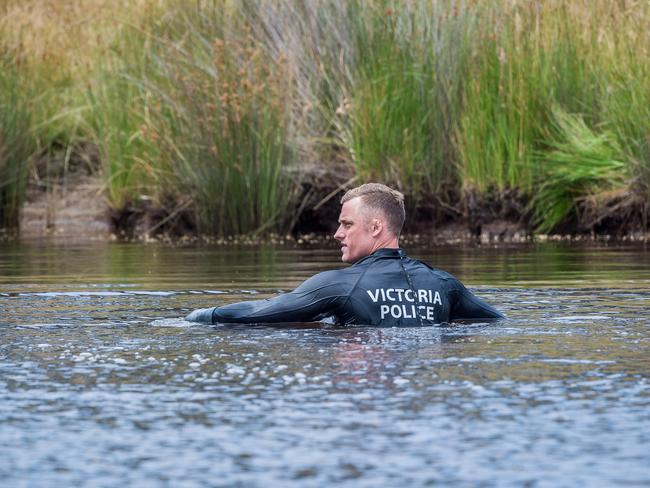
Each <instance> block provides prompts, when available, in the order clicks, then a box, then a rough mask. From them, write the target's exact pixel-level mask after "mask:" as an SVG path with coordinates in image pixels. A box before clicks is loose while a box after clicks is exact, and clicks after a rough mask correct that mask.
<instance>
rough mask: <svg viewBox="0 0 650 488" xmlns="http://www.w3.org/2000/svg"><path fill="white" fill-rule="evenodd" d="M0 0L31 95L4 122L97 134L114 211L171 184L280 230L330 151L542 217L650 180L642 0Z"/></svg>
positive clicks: (377, 175)
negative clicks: (511, 194) (527, 206)
mask: <svg viewBox="0 0 650 488" xmlns="http://www.w3.org/2000/svg"><path fill="white" fill-rule="evenodd" d="M2 8H3V9H4V10H3V18H2V19H0V43H1V44H2V45H5V46H7V47H8V49H10V51H11V52H12V53H19V56H20V59H21V60H22V61H21V63H22V64H21V67H20V69H21V73H22V74H21V75H20V76H22V77H23V78H19V77H18V75H13V74H9V73H10V72H6V73H5V72H4V70H3V74H0V76H2V77H3V83H6V84H8V85H7V88H6V89H5V90H3V93H2V94H0V99H2V103H4V104H14V105H11V106H12V107H13V106H16V107H19V109H18V111H21V112H20V114H21V115H18V111H16V110H14V111H11V112H12V113H14V114H15V115H12V116H13V117H15V120H14V121H13V122H11V121H9V118H11V117H12V116H10V115H7V114H6V113H3V114H2V115H1V116H2V117H5V119H6V120H7V121H6V122H3V124H4V126H3V127H10V126H13V127H14V128H13V129H6V128H3V129H2V130H3V131H5V132H6V133H7V134H8V133H9V132H11V131H13V132H11V134H13V135H12V136H11V137H13V138H14V139H16V138H17V137H18V135H17V134H18V133H21V134H31V136H32V137H33V139H31V142H30V141H24V142H21V143H18V142H14V143H12V145H11V150H12V151H24V152H25V153H26V152H33V146H32V145H33V144H35V145H36V147H38V148H39V150H40V151H41V152H47V151H48V150H49V148H51V147H52V146H54V145H57V146H59V147H60V146H64V147H66V146H70V145H75V144H77V143H78V142H80V141H83V142H85V143H90V144H94V145H97V146H98V147H99V149H100V154H101V159H102V175H103V177H104V181H105V185H106V195H107V197H108V200H109V202H110V205H111V206H112V207H113V208H114V209H115V210H116V211H120V209H128V208H131V207H134V206H135V207H138V206H141V205H143V202H153V204H154V205H159V206H165V205H166V202H170V201H171V202H173V205H172V206H171V210H170V211H172V212H175V211H180V210H181V209H183V210H187V211H191V212H192V213H193V215H194V216H195V222H196V224H197V226H198V228H199V230H200V232H204V233H211V234H217V235H235V234H250V233H260V232H266V231H276V232H278V231H284V230H286V228H287V225H288V223H289V222H291V221H292V220H294V217H295V216H294V215H291V213H292V212H291V209H292V208H294V207H299V202H298V199H299V195H300V191H301V183H302V180H301V178H302V176H301V175H303V174H305V173H307V172H308V171H309V168H310V167H314V166H325V167H327V166H328V165H329V163H330V162H331V161H338V162H340V161H343V162H344V163H346V164H347V165H348V166H349V167H350V168H351V169H352V171H353V172H354V174H355V175H356V176H357V180H356V181H357V182H364V181H370V180H379V181H384V182H387V183H389V184H392V185H395V186H397V187H398V188H400V189H401V190H402V191H404V192H405V193H406V194H407V195H408V197H409V201H410V202H412V204H413V205H414V206H416V207H418V208H431V207H435V206H436V205H437V203H436V202H439V203H440V204H442V205H443V206H445V207H451V206H458V204H459V202H461V203H462V198H463V194H464V193H463V192H464V191H468V190H471V191H472V192H474V194H477V195H479V196H481V195H483V196H485V197H486V199H487V197H488V196H489V195H491V194H493V193H494V192H497V193H499V192H503V191H504V190H516V191H517V192H518V193H519V194H523V195H525V196H527V197H528V198H529V199H530V201H531V202H532V203H531V205H532V206H531V211H532V215H533V218H534V222H533V224H534V225H535V226H536V228H537V229H538V230H539V231H544V232H547V231H552V230H553V229H556V228H559V226H561V225H562V223H565V222H568V221H571V220H572V219H573V220H575V219H576V218H578V219H579V218H580V212H579V210H580V206H581V205H582V202H583V201H584V198H586V197H587V196H589V195H593V194H597V193H598V192H601V191H613V190H616V189H617V188H618V189H620V188H626V187H629V188H634V189H635V190H634V191H641V192H645V195H648V196H650V88H649V86H650V82H649V81H648V80H650V53H649V52H648V50H649V49H650V48H649V47H648V46H650V30H649V29H647V28H646V26H647V25H648V21H649V20H650V4H648V3H647V2H611V1H608V0H593V1H588V0H573V1H568V0H548V1H544V2H541V1H535V0H516V1H505V0H498V1H495V2H490V3H485V2H465V1H461V0H444V1H441V2H433V3H431V2H426V1H405V0H404V1H402V0H382V1H378V2H362V1H360V0H352V1H344V0H328V1H323V2H289V1H278V2H248V1H244V0H233V1H229V2H221V1H201V2H193V3H191V4H187V3H186V2H180V1H179V0H141V1H140V2H127V1H126V0H124V1H118V2H109V1H107V0H88V1H86V2H82V1H81V0H61V1H59V2H54V1H45V2H36V0H26V1H23V2H18V1H14V0H6V1H5V2H4V3H3V6H2ZM22 79H29V80H31V83H30V86H31V87H32V88H34V87H36V92H37V93H38V94H39V97H38V98H37V99H35V100H36V101H37V103H31V104H26V102H25V99H24V98H20V97H24V95H23V93H24V92H23V91H22V89H21V87H22V85H23V84H21V80H22ZM26 107H27V108H26ZM5 112H10V111H9V110H7V111H5ZM19 119H20V120H19ZM26 127H28V129H26ZM18 128H20V129H18ZM4 137H5V139H6V138H7V137H9V136H7V135H5V136H4ZM21 141H22V139H21ZM34 141H35V142H34ZM30 144H32V145H30ZM23 147H24V148H27V149H21V148H23ZM5 153H7V150H6V149H5ZM2 157H3V158H4V159H5V160H7V161H8V160H9V159H8V156H2ZM12 158H13V159H16V158H15V157H13V156H12ZM21 158H22V159H25V158H23V157H21ZM21 158H19V159H21ZM0 164H3V165H4V166H3V167H8V164H6V163H0ZM12 164H14V165H15V163H12ZM3 171H4V170H3ZM21 171H22V170H21ZM21 171H19V173H20V175H24V174H25V173H24V172H21ZM16 174H18V173H16ZM5 179H7V181H9V180H10V179H11V178H8V177H7V178H5ZM18 180H20V181H24V176H20V178H18V179H17V180H16V181H18ZM21 184H23V183H21ZM5 186H6V185H5ZM23 187H24V184H23ZM3 188H4V187H3ZM3 191H4V190H3ZM19 193H20V191H18V193H16V195H18V194H19ZM3 198H4V197H3ZM12 198H13V197H12ZM3 201H4V200H3ZM8 201H9V200H7V202H8ZM12 201H14V200H12ZM15 202H18V203H15V204H13V203H12V204H9V203H3V204H2V205H3V208H6V209H7V210H3V212H4V214H7V215H8V214H9V213H12V212H14V213H15V210H10V206H11V205H14V206H16V205H17V206H18V207H20V203H19V202H20V197H17V199H16V200H15ZM12 208H13V207H12ZM4 214H3V215H4ZM576 216H577V217H576Z"/></svg>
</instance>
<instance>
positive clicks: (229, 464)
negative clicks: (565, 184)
mask: <svg viewBox="0 0 650 488" xmlns="http://www.w3.org/2000/svg"><path fill="white" fill-rule="evenodd" d="M1 251H2V252H0V310H1V311H2V319H0V398H1V399H2V401H1V402H0V437H1V438H2V440H3V442H2V443H0V477H2V479H3V482H4V483H3V484H6V485H7V486H116V485H118V484H119V485H137V486H246V487H248V486H265V487H266V486H291V485H293V486H301V487H302V486H329V485H332V484H338V485H344V486H345V485H349V486H373V487H374V486H390V487H392V486H426V485H435V484H439V485H441V486H478V485H480V486H526V485H529V486H619V485H630V486H646V485H647V484H649V483H650V473H649V472H648V468H647V466H648V465H649V464H650V455H649V454H648V452H649V451H648V449H647V447H648V445H650V431H649V430H648V429H647V425H650V408H649V407H650V387H649V376H650V364H649V363H648V361H647V357H648V346H649V344H650V332H649V329H648V324H649V323H650V322H649V319H650V292H649V291H648V286H647V285H648V280H649V278H650V271H648V270H649V269H650V267H648V266H644V265H647V260H648V257H647V253H646V252H645V251H644V250H643V249H638V248H636V249H635V248H613V247H606V248H599V249H595V248H592V247H590V248H582V249H580V248H575V247H567V246H559V245H558V246H555V245H553V246H537V247H533V248H524V247H514V248H510V249H507V248H501V249H494V248H489V249H466V250H452V249H445V248H437V249H434V250H420V251H419V252H415V253H413V254H415V255H417V256H418V257H421V258H424V259H425V260H427V261H429V262H431V263H433V264H435V265H437V266H440V267H441V268H443V269H447V270H449V271H451V272H453V273H455V274H457V275H458V276H459V277H460V278H461V279H462V280H463V281H465V282H467V283H468V284H470V285H474V286H478V285H480V286H478V288H477V293H478V294H480V295H481V296H484V297H485V298H486V299H487V300H488V301H490V302H491V303H494V304H495V305H497V306H498V307H499V308H500V309H502V310H504V311H505V312H506V314H507V315H508V317H509V319H508V320H507V321H504V322H500V323H498V324H460V325H455V326H446V327H425V328H402V329H398V328H385V329H381V328H368V327H352V328H343V327H337V326H331V325H323V324H292V325H287V326H274V327H269V326H252V327H249V326H202V325H196V324H194V325H191V326H190V325H189V324H188V323H186V322H183V321H182V320H181V319H180V317H183V316H184V315H185V314H186V313H187V312H188V311H189V310H192V309H194V308H199V307H202V306H209V305H214V304H216V303H226V302H230V301H237V300H241V299H248V298H251V297H252V298H261V297H265V296H269V295H271V294H274V293H276V292H277V291H278V290H287V289H290V288H293V287H294V286H295V285H296V284H297V283H298V282H300V281H301V280H302V279H304V278H306V277H307V276H310V275H312V274H313V273H315V272H317V271H319V270H322V269H329V268H331V267H334V266H340V264H339V263H338V252H337V251H334V250H333V251H328V250H326V251H318V250H305V249H298V250H292V249H286V248H274V247H267V248H262V249H257V248H245V249H236V248H234V247H232V248H226V249H215V248H181V249H171V248H165V247H161V246H144V247H142V246H135V245H127V246H117V245H97V246H96V247H83V246H80V247H74V246H73V247H67V248H48V247H39V246H32V247H28V248H18V247H3V248H2V249H1ZM523 467H525V469H522V468H523ZM613 467H615V468H616V469H613Z"/></svg>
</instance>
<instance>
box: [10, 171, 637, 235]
mask: <svg viewBox="0 0 650 488" xmlns="http://www.w3.org/2000/svg"><path fill="white" fill-rule="evenodd" d="M334 181H335V178H333V177H329V176H326V175H320V178H319V179H318V180H316V181H315V183H314V185H313V186H308V187H307V189H306V194H308V195H310V196H309V198H308V199H306V203H305V204H304V205H303V208H302V209H301V212H302V217H301V218H298V219H296V224H295V226H294V228H293V229H292V230H291V232H288V233H286V234H277V233H267V234H260V235H254V234H251V235H243V236H225V237H215V236H210V235H205V234H203V235H202V234H200V233H199V232H198V229H197V228H196V225H195V224H193V223H192V216H191V215H190V214H189V213H187V212H186V213H183V212H177V214H176V215H173V216H172V218H169V215H170V212H169V211H165V210H164V209H161V208H155V207H154V206H150V207H149V208H147V209H146V210H142V209H141V210H139V211H137V212H136V211H132V212H131V213H130V214H123V215H121V216H120V215H116V214H115V212H114V211H113V210H112V208H111V206H110V204H109V202H108V201H107V199H106V197H105V188H104V186H103V179H102V177H101V176H99V175H93V174H88V172H87V171H85V170H82V171H78V172H73V173H67V174H66V175H65V177H60V178H58V179H55V180H53V181H50V182H49V184H48V185H44V184H43V183H42V182H38V181H32V182H31V184H30V189H29V192H28V197H27V200H26V202H25V205H24V207H23V210H22V213H21V219H20V233H19V235H18V236H17V237H18V238H20V239H21V240H35V239H44V238H46V239H53V240H64V241H120V240H121V241H131V242H166V243H170V244H174V245H177V244H189V243H197V244H198V243H203V244H233V245H235V244H236V245H240V244H244V245H254V244H259V243H263V242H268V243H277V244H282V245H284V244H296V245H320V246H322V245H328V244H331V243H329V242H328V241H331V240H332V237H331V236H332V235H333V232H334V230H335V229H336V225H337V219H338V212H339V209H340V204H339V199H340V196H341V194H342V193H343V191H344V188H341V185H337V186H333V182H334ZM344 183H345V182H344ZM473 204H474V208H473V210H472V211H473V214H472V218H473V219H474V220H470V219H469V218H468V216H467V215H469V213H468V214H466V215H456V218H455V219H453V218H447V219H444V220H441V221H435V220H432V219H424V218H422V215H424V212H423V211H420V212H417V211H416V213H415V215H416V218H411V219H410V220H409V222H408V224H407V226H406V228H405V232H404V235H403V239H402V242H403V244H404V245H406V246H408V245H420V244H423V243H430V244H432V245H448V244H471V243H480V244H497V243H503V244H508V243H527V242H528V243H532V242H545V241H575V242H587V241H602V242H606V241H633V242H648V241H650V232H648V230H647V229H643V228H642V227H634V226H632V225H630V224H629V223H625V225H624V226H619V227H609V228H608V227H603V228H601V229H600V231H599V232H596V231H592V232H585V231H584V230H583V231H579V230H578V229H569V228H566V229H565V232H564V233H556V234H539V233H535V232H534V231H533V229H532V227H531V225H530V222H527V221H526V214H525V213H520V214H518V213H517V212H516V211H514V210H513V208H514V206H513V205H510V207H509V209H508V211H507V212H505V211H504V210H503V208H504V207H505V205H504V204H503V203H500V204H499V205H496V204H495V203H494V202H492V203H491V204H490V205H491V206H484V207H478V206H477V203H476V201H475V200H474V201H473ZM521 208H523V207H521ZM120 218H121V219H122V220H119V219H120ZM479 219H480V220H479ZM179 224H180V225H179Z"/></svg>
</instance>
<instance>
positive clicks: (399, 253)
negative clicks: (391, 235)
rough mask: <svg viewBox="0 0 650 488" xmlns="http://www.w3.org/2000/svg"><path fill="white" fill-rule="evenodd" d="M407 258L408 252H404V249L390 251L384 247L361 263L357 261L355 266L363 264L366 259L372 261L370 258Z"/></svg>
mask: <svg viewBox="0 0 650 488" xmlns="http://www.w3.org/2000/svg"><path fill="white" fill-rule="evenodd" d="M405 257H406V251H404V249H402V248H397V249H389V248H385V247H384V248H381V249H377V250H376V251H375V252H373V253H372V254H370V255H368V256H366V257H364V258H361V259H359V261H357V262H356V263H355V264H358V263H362V262H363V261H365V260H366V259H370V258H374V259H377V258H405Z"/></svg>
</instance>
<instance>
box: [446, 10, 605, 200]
mask: <svg viewBox="0 0 650 488" xmlns="http://www.w3.org/2000/svg"><path fill="white" fill-rule="evenodd" d="M479 15H480V16H481V17H482V22H481V24H482V25H483V28H482V32H481V33H480V35H479V36H477V37H476V38H475V39H474V41H475V43H476V44H475V46H474V52H473V55H472V58H471V61H470V62H471V63H472V64H473V65H474V67H475V68H474V69H473V70H472V72H471V73H470V81H469V82H468V83H467V85H466V89H465V97H464V103H463V113H462V115H461V117H460V119H459V121H458V134H457V145H458V156H459V165H460V172H461V175H462V180H463V185H464V187H466V188H467V187H469V188H475V189H476V190H478V191H479V192H480V193H485V192H487V191H488V190H489V189H496V190H503V189H505V188H518V189H520V190H522V191H523V192H524V193H530V192H531V191H532V189H533V187H534V185H535V183H536V180H537V178H538V177H539V176H540V175H539V174H538V172H537V164H536V161H535V159H534V158H533V153H534V151H535V150H536V149H537V148H538V147H539V144H543V138H544V130H545V128H546V127H547V126H548V124H549V123H550V120H551V114H550V109H551V107H552V106H553V105H554V104H559V105H561V106H562V107H564V108H566V109H567V110H569V111H580V112H583V111H585V110H592V106H593V103H594V101H595V99H596V97H595V96H594V93H593V92H594V90H593V89H592V87H591V86H590V84H591V82H592V80H591V79H590V77H589V71H588V69H587V66H586V62H585V60H584V58H583V56H582V52H581V51H580V43H579V39H578V38H577V36H576V32H574V31H572V30H571V27H570V25H569V23H568V22H569V19H568V18H567V16H566V13H563V12H562V10H559V11H555V12H553V13H552V15H550V14H548V15H546V13H543V12H539V11H536V10H532V9H523V8H515V9H514V10H506V9H503V8H500V7H497V8H494V9H486V10H484V11H482V12H480V13H479Z"/></svg>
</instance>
